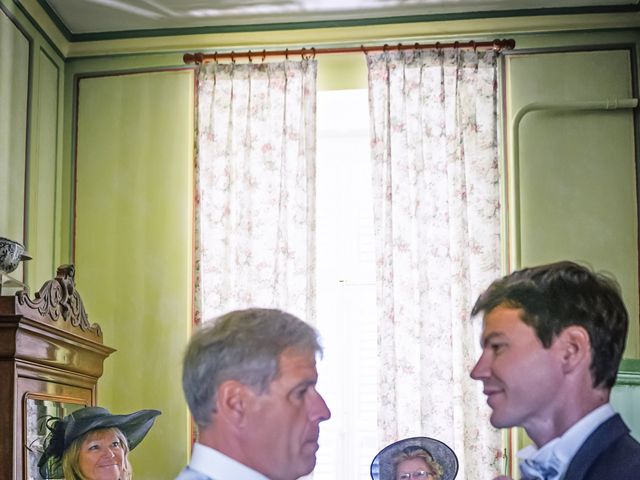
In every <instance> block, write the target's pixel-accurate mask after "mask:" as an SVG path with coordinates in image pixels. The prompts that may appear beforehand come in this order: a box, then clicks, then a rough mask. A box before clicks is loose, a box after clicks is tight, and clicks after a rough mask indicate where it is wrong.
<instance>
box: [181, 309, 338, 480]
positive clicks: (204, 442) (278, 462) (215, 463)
mask: <svg viewBox="0 0 640 480" xmlns="http://www.w3.org/2000/svg"><path fill="white" fill-rule="evenodd" d="M321 353H322V348H321V346H320V344H319V342H318V334H317V332H316V331H315V330H314V329H313V328H312V327H311V326H309V325H308V324H306V323H304V322H303V321H302V320H300V319H298V318H296V317H294V316H293V315H290V314H288V313H285V312H282V311H280V310H272V309H259V308H253V309H248V310H238V311H233V312H230V313H227V314H225V315H222V316H221V317H218V318H217V319H215V320H213V321H212V322H208V323H206V324H205V325H203V326H202V328H200V329H199V330H198V331H196V332H195V334H194V335H193V336H192V338H191V340H190V341H189V345H188V347H187V351H186V353H185V356H184V365H183V372H182V387H183V390H184V393H185V397H186V399H187V403H188V404H189V409H190V410H191V414H192V415H193V418H194V421H195V423H196V424H197V426H198V439H197V442H196V443H195V445H194V446H193V452H192V456H191V462H190V463H189V465H188V466H187V467H186V468H185V469H184V470H183V471H182V472H181V473H180V474H179V475H178V477H177V480H267V479H269V480H295V479H297V478H300V477H302V476H304V475H306V474H308V473H310V472H311V471H312V470H313V468H314V467H315V464H316V451H317V450H318V434H319V425H320V422H323V421H324V420H327V419H328V418H329V417H330V416H331V413H330V412H329V409H328V408H327V404H326V403H325V401H324V399H323V398H322V396H321V395H320V394H319V393H318V392H317V390H316V381H317V379H318V373H317V370H316V355H317V354H321Z"/></svg>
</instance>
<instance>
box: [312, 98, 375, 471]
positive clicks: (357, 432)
mask: <svg viewBox="0 0 640 480" xmlns="http://www.w3.org/2000/svg"><path fill="white" fill-rule="evenodd" d="M317 108H318V119H317V121H318V130H317V133H318V137H317V162H316V163H317V189H318V190H317V245H318V247H317V275H318V282H317V302H318V304H317V322H318V325H317V326H318V329H319V331H320V334H321V336H322V341H323V344H324V349H325V353H324V358H323V359H322V360H321V361H320V362H319V364H318V370H319V384H318V389H319V391H320V392H321V393H322V394H323V396H324V397H325V399H326V401H327V403H328V404H329V408H330V409H331V411H332V420H331V421H329V422H325V423H323V424H321V427H320V428H321V435H320V450H319V451H318V463H317V466H316V469H315V472H314V477H313V478H314V479H316V480H335V479H336V478H368V477H369V465H370V463H371V461H372V460H373V457H374V456H375V454H376V453H377V452H378V442H377V403H378V400H377V316H376V286H375V253H374V237H373V207H372V199H371V170H370V151H369V112H368V101H367V90H366V89H363V90H339V91H321V92H319V93H318V107H317Z"/></svg>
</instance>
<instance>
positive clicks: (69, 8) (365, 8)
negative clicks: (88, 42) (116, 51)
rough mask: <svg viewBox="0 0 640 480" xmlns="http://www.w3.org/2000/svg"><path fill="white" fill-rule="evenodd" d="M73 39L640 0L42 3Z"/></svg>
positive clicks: (72, 0)
mask: <svg viewBox="0 0 640 480" xmlns="http://www.w3.org/2000/svg"><path fill="white" fill-rule="evenodd" d="M39 1H40V3H43V4H46V5H48V8H49V10H50V11H52V12H53V15H54V16H56V17H58V19H59V20H60V21H61V22H62V23H63V24H64V25H65V27H66V29H67V30H68V31H69V32H70V33H71V34H72V35H83V34H97V33H103V34H105V33H114V32H120V34H123V36H126V32H129V31H133V30H163V29H186V28H198V27H230V26H248V25H259V24H269V23H298V22H319V21H323V22H324V21H334V22H335V21H345V20H359V19H379V18H385V17H398V16H424V15H443V14H463V13H466V14H468V13H473V12H500V11H515V10H523V9H525V10H526V9H549V8H554V9H556V8H592V7H614V6H621V5H627V6H629V5H636V6H637V4H638V0H274V1H270V2H264V1H260V0H39Z"/></svg>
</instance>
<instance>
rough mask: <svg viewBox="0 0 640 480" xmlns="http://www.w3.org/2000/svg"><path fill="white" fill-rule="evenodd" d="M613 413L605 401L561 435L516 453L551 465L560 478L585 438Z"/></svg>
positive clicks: (522, 458) (527, 458) (523, 458)
mask: <svg viewBox="0 0 640 480" xmlns="http://www.w3.org/2000/svg"><path fill="white" fill-rule="evenodd" d="M613 415H615V411H614V410H613V407H612V406H611V404H609V403H606V404H604V405H601V406H600V407H598V408H596V409H595V410H593V411H591V412H589V413H588V414H587V415H585V416H584V417H582V418H581V419H580V420H578V421H577V422H576V423H575V424H573V425H572V426H571V428H569V430H567V431H566V432H565V433H564V434H563V435H562V436H561V437H556V438H554V439H553V440H551V441H550V442H548V443H546V444H544V445H543V446H542V447H540V448H536V447H535V445H529V446H528V447H525V448H524V449H522V450H520V451H519V452H518V454H517V456H518V458H519V459H520V460H521V461H524V460H532V461H535V462H539V463H541V464H542V465H553V466H554V468H555V469H556V470H557V471H558V475H557V476H556V477H554V478H558V479H559V478H562V475H563V474H564V472H565V471H566V470H567V468H568V467H569V463H571V459H573V457H574V455H575V454H576V452H577V451H578V449H579V448H580V447H581V446H582V444H583V443H584V442H585V440H586V439H587V438H588V437H589V435H591V434H592V433H593V431H594V430H595V429H596V428H598V426H600V425H601V424H602V423H603V422H605V421H606V420H608V419H609V418H611V417H612V416H613Z"/></svg>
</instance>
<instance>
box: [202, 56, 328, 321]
mask: <svg viewBox="0 0 640 480" xmlns="http://www.w3.org/2000/svg"><path fill="white" fill-rule="evenodd" d="M315 102H316V62H315V61H314V60H310V59H306V60H302V61H289V60H287V61H285V62H281V63H261V64H255V65H254V64H251V63H248V64H235V63H232V64H219V63H207V64H204V65H202V66H201V67H200V70H199V73H198V85H197V103H198V106H197V140H196V142H197V144H196V148H197V154H196V169H195V176H196V179H195V181H196V187H195V188H196V193H195V194H196V199H195V200H196V201H195V216H196V222H195V223H196V233H195V275H196V279H195V297H196V298H195V317H196V322H199V321H202V320H205V321H206V320H208V319H210V318H212V317H214V316H215V315H218V314H221V313H223V312H225V311H227V310H231V309H235V308H246V307H249V306H260V307H277V308H282V309H285V310H287V311H289V312H292V313H294V314H296V315H299V316H300V317H301V318H304V319H305V320H307V321H309V322H313V321H314V318H315V308H314V303H315V302H314V297H315V285H314V279H315V257H314V252H315V213H314V210H315V205H314V200H315V167H314V162H315V141H316V140H315V130H316V129H315V110H316V103H315Z"/></svg>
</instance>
